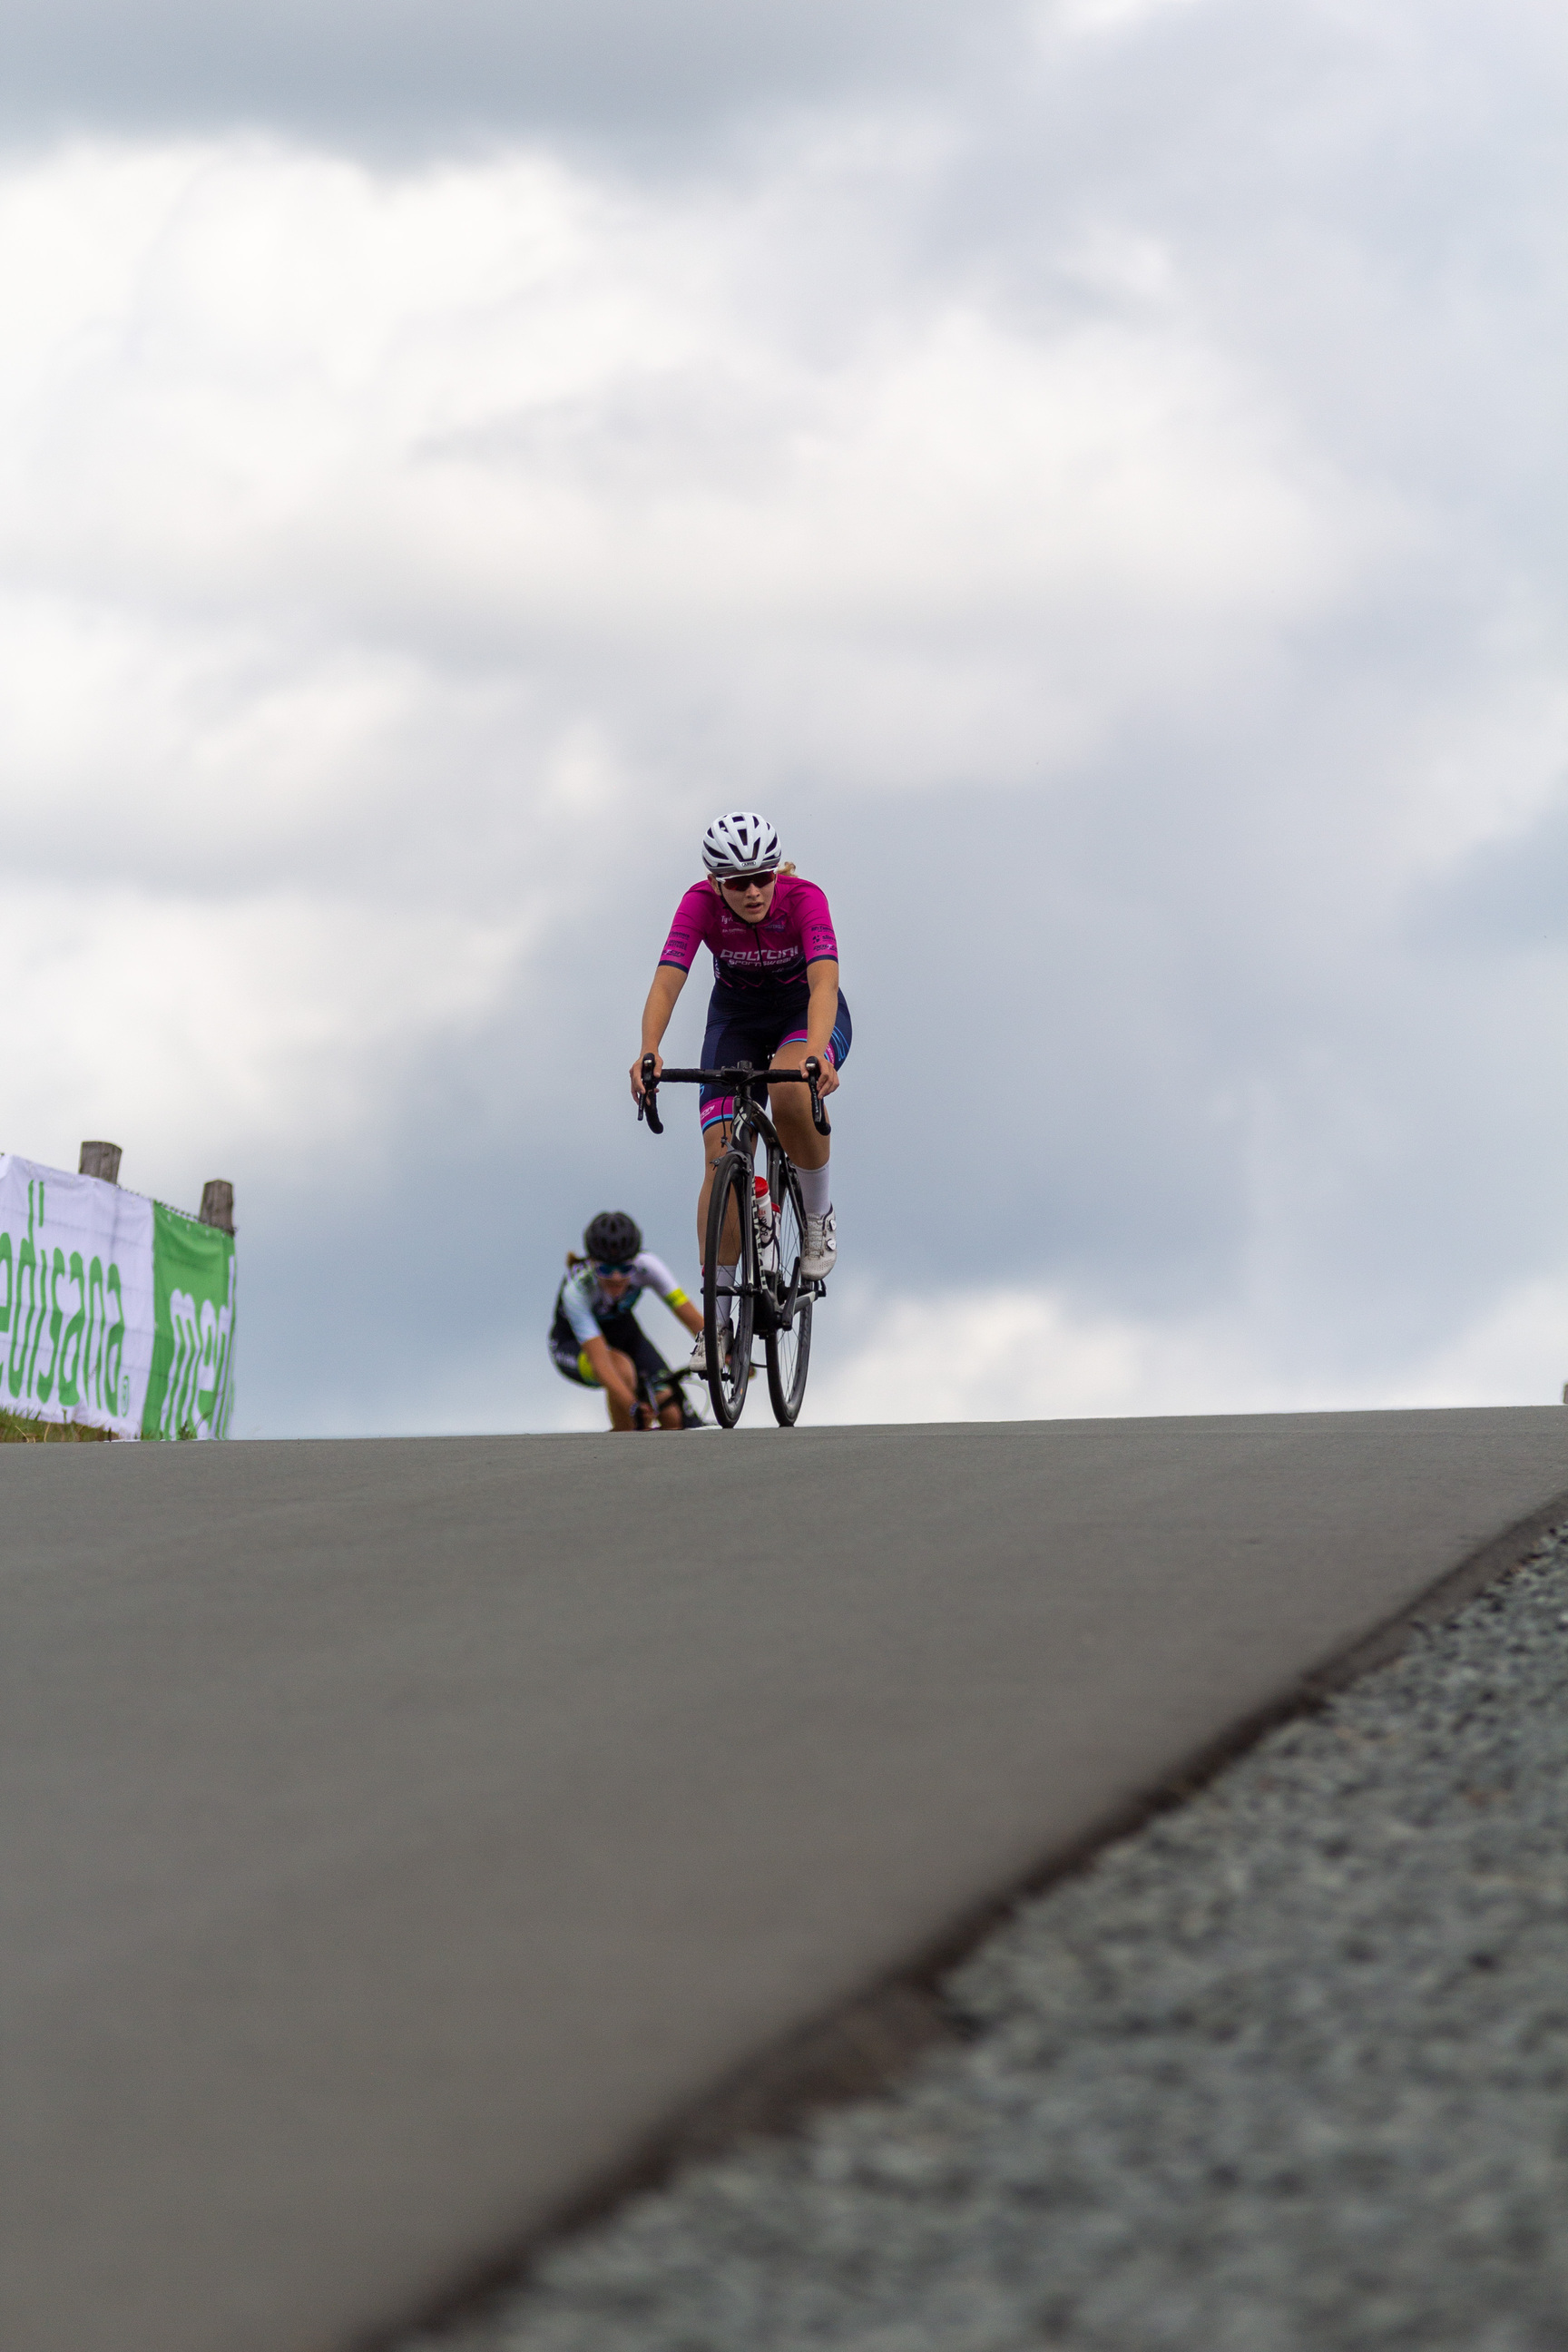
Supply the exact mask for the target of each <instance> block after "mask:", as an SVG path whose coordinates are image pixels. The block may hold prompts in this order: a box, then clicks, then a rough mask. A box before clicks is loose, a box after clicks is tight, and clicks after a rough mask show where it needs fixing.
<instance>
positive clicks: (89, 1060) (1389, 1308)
mask: <svg viewBox="0 0 1568 2352" xmlns="http://www.w3.org/2000/svg"><path fill="white" fill-rule="evenodd" d="M4 25H5V45H6V73H5V89H4V94H3V96H0V303H3V316H4V319H5V332H4V334H3V335H0V408H3V430H0V792H3V793H4V814H5V826H6V834H7V840H8V844H9V856H8V857H7V860H6V862H5V867H4V869H3V872H0V977H3V980H4V984H5V988H6V990H7V992H8V994H9V998H10V1001H11V1004H12V1019H11V1024H10V1034H11V1041H12V1046H11V1054H10V1057H9V1066H10V1071H11V1083H10V1086H9V1087H8V1089H7V1103H6V1114H5V1131H4V1134H3V1135H0V1145H3V1146H4V1147H5V1148H7V1149H10V1150H16V1151H19V1152H22V1153H24V1154H26V1155H27V1156H29V1157H32V1158H35V1159H37V1160H43V1161H46V1162H48V1163H50V1164H54V1165H68V1166H74V1165H75V1160H76V1148H77V1144H78V1142H79V1139H81V1138H82V1137H84V1136H89V1135H91V1136H109V1137H111V1138H113V1139H116V1140H118V1141H120V1142H121V1144H122V1145H123V1147H124V1150H125V1160H124V1167H123V1171H122V1173H123V1177H124V1181H126V1182H127V1183H128V1184H131V1185H133V1186H135V1187H136V1188H137V1189H138V1190H145V1191H149V1192H155V1193H157V1194H159V1195H160V1196H161V1197H163V1198H165V1199H170V1200H173V1201H174V1202H179V1203H183V1204H187V1205H194V1203H195V1201H196V1199H197V1198H198V1196H199V1193H200V1189H201V1184H202V1181H203V1180H204V1179H205V1177H207V1176H209V1175H216V1174H224V1175H227V1176H230V1177H231V1178H232V1179H233V1181H234V1182H235V1184H236V1188H237V1200H238V1215H239V1221H240V1225H241V1229H242V1244H241V1268H242V1301H243V1305H242V1326H241V1334H242V1335H241V1341H240V1355H239V1376H240V1401H239V1410H238V1413H237V1429H238V1430H239V1431H240V1432H241V1433H268V1434H270V1433H317V1432H336V1431H342V1432H361V1431H363V1432H372V1431H393V1430H445V1429H480V1428H541V1427H551V1426H567V1427H574V1426H583V1427H586V1426H592V1425H594V1424H595V1421H596V1420H597V1419H598V1417H599V1409H596V1408H595V1406H594V1405H593V1403H592V1402H591V1401H589V1400H586V1399H584V1398H582V1397H580V1396H579V1395H578V1394H577V1393H576V1392H574V1391H571V1390H569V1389H568V1388H567V1387H566V1385H565V1384H564V1383H563V1382H562V1381H559V1380H558V1379H557V1378H556V1376H555V1375H554V1374H553V1373H552V1371H551V1370H550V1368H549V1366H548V1364H547V1361H546V1360H545V1357H544V1353H543V1346H542V1335H543V1329H544V1327H545V1325H546V1323H547V1321H548V1318H549V1312H550V1306H551V1300H552V1294H553V1289H554V1285H555V1282H556V1280H557V1279H558V1276H559V1272H560V1267H561V1260H562V1256H563V1251H564V1250H565V1248H566V1247H567V1245H568V1244H570V1243H571V1242H572V1241H573V1240H574V1237H575V1235H576V1234H577V1233H578V1232H579V1231H580V1229H581V1226H582V1224H583V1223H584V1219H585V1217H586V1216H587V1215H588V1214H589V1213H592V1212H593V1211H594V1210H595V1209H597V1208H600V1207H603V1206H606V1205H610V1204H615V1205H624V1206H626V1207H629V1208H631V1209H633V1210H634V1211H635V1213H637V1215H638V1216H639V1217H640V1218H641V1219H642V1221H643V1223H644V1224H645V1226H646V1227H647V1232H648V1235H649V1238H650V1241H651V1242H652V1243H653V1244H654V1246H655V1247H657V1248H658V1249H660V1250H661V1252H663V1254H665V1255H668V1256H669V1257H670V1258H671V1259H672V1260H673V1261H674V1262H675V1263H676V1264H677V1265H679V1267H680V1268H681V1269H682V1270H683V1272H685V1273H686V1274H687V1276H688V1277H689V1279H691V1280H693V1281H694V1279H695V1250H694V1243H693V1238H692V1234H691V1223H690V1209H691V1200H692V1195H693V1192H694V1189H695V1181H696V1174H697V1170H698V1160H699V1154H698V1147H697V1143H696V1139H695V1120H694V1118H693V1116H692V1114H691V1112H690V1109H689V1107H688V1106H687V1105H685V1104H680V1105H679V1106H678V1107H674V1108H676V1115H675V1116H674V1117H673V1118H670V1120H669V1121H668V1129H667V1133H666V1135H665V1137H664V1139H662V1141H659V1142H656V1141H654V1140H653V1139H651V1138H650V1137H649V1136H648V1135H647V1132H646V1131H645V1130H643V1129H638V1128H637V1126H636V1124H635V1122H634V1121H633V1119H632V1117H631V1114H630V1110H629V1108H628V1106H627V1104H626V1099H625V1081H624V1076H623V1075H622V1074H623V1072H624V1069H625V1066H626V1062H627V1061H628V1059H629V1058H630V1055H631V1053H632V1051H633V1049H634V1048H635V1045H636V1042H637V1016H638V1013H639V1010H640V1005H641V1001H642V996H643V993H644V991H645V989H646V986H647V978H648V974H649V971H650V970H651V967H652V964H653V961H654V959H655V957H656V956H657V954H658V948H659V946H660V944H661V942H662V940H663V937H664V931H665V928H666V925H667V923H668V916H669V913H670V910H671V908H672V907H673V905H674V902H675V899H676V898H677V897H678V896H679V892H680V890H681V889H682V887H684V886H685V885H686V884H687V883H688V882H689V880H690V879H692V878H693V877H694V875H695V873H696V871H697V858H696V843H697V839H698V836H699V835H700V830H701V827H702V825H703V824H704V823H705V822H706V821H707V819H708V818H709V817H710V815H711V814H713V813H714V812H715V811H716V810H717V809H719V808H721V807H724V806H732V805H754V806H759V807H761V808H763V809H764V810H765V811H766V812H767V813H768V814H770V815H771V816H772V817H773V819H774V821H775V822H776V823H777V824H778V825H779V827H780V830H781V832H782V833H783V835H784V838H785V844H786V847H787V849H788V851H789V852H790V853H791V854H792V855H793V856H795V858H796V859H797V861H798V863H799V865H800V866H801V869H802V870H803V871H804V872H805V873H806V874H807V875H809V876H810V877H812V878H814V879H815V880H817V881H819V882H821V883H822V884H823V886H824V887H826V890H827V891H828V894H829V897H830V898H831V900H832V903H833V907H834V911H835V915H836V917H837V922H838V928H839V934H840V940H841V944H842V949H843V957H844V966H843V969H844V981H845V986H846V990H847V993H848V995H849V998H850V1002H851V1004H852V1006H853V1009H854V1013H855V1021H856V1045H855V1051H854V1055H853V1058H852V1060H851V1063H850V1066H849V1070H848V1073H847V1077H846V1082H845V1086H844V1088H843V1090H842V1092H841V1094H840V1095H839V1097H837V1105H836V1126H837V1150H836V1170H837V1174H836V1181H835V1189H836V1192H837V1201H838V1207H839V1212H840V1228H841V1259H840V1272H839V1274H838V1275H837V1276H836V1278H835V1282H834V1286H833V1294H832V1297H831V1299H830V1302H829V1304H828V1306H827V1307H826V1309H825V1310H823V1312H822V1314H821V1316H820V1317H819V1323H818V1340H817V1355H816V1364H815V1368H814V1374H813V1384H812V1389H811V1391H810V1394H809V1396H808V1402H807V1417H808V1418H812V1417H815V1418H816V1419H819V1420H821V1419H840V1420H841V1419H879V1418H890V1417H908V1418H921V1419H924V1418H941V1417H953V1416H966V1415H973V1414H981V1415H993V1414H1015V1413H1052V1414H1055V1413H1076V1412H1195V1411H1208V1410H1217V1409H1231V1408H1245V1407H1259V1408H1274V1407H1290V1408H1294V1407H1299V1406H1312V1405H1345V1404H1382V1403H1387V1404H1394V1403H1412V1402H1414V1403H1442V1402H1552V1401H1554V1400H1555V1399H1556V1398H1557V1396H1558V1395H1559V1393H1560V1392H1561V1389H1562V1385H1563V1381H1564V1379H1568V1225H1565V1217H1564V1206H1565V1200H1564V1194H1565V1183H1564V1177H1565V1171H1568V1112H1565V1108H1564V1089H1563V1046H1562V1036H1563V1012H1564V1007H1565V1003H1568V668H1565V664H1564V639H1565V620H1568V593H1565V592H1568V581H1565V573H1564V556H1563V547H1564V533H1563V525H1564V516H1563V486H1564V478H1565V473H1568V465H1565V460H1564V456H1563V446H1564V445H1563V415H1564V413H1565V412H1568V381H1565V377H1568V368H1565V360H1568V325H1565V323H1564V321H1565V319H1568V310H1565V308H1564V299H1563V298H1564V290H1565V289H1564V275H1565V270H1564V264H1565V260H1568V184H1565V183H1568V165H1565V163H1564V154H1565V150H1564V143H1563V139H1562V135H1561V125H1562V121H1563V107H1564V102H1565V100H1568V20H1565V19H1564V17H1563V14H1562V11H1561V8H1560V7H1557V6H1553V5H1545V0H1539V4H1538V0H1486V5H1482V0H1356V5H1353V6H1352V5H1350V0H1273V5H1268V6H1267V7H1265V6H1262V5H1258V0H1250V5H1244V0H1037V5H1014V4H1013V0H898V5H893V0H792V5H790V6H789V7H788V8H784V7H768V8H764V7H762V6H760V5H746V0H573V5H565V0H536V5H528V0H459V5H454V0H440V5H437V0H375V5H371V0H311V5H310V6H309V7H307V6H306V5H305V0H278V4H277V5H272V6H270V7H268V9H267V10H266V11H265V12H263V11H260V10H247V11H243V12H237V11H231V10H214V9H213V8H211V7H210V6H206V5H203V6H198V5H195V0H131V5H127V0H49V5H47V7H46V6H45V5H43V0H5V8H4ZM705 994H706V985H705V980H704V981H703V982H702V984H699V983H698V982H696V981H694V982H693V984H692V986H691V987H690V988H689V990H688V992H687V996H686V998H685V999H684V1000H683V1002H682V1004H681V1007H680V1010H679V1014H678V1017H677V1023H676V1027H675V1030H674V1032H673V1044H674V1047H675V1050H676V1051H677V1052H679V1053H681V1054H683V1055H685V1054H695V1051H696V1049H697V1046H698V1044H699V1041H700V1034H701V1022H700V1014H701V1003H702V1000H703V998H704V997H705ZM645 1320H646V1321H647V1324H648V1327H649V1328H650V1330H652V1331H653V1332H654V1334H655V1336H656V1337H663V1336H664V1334H665V1333H666V1332H668V1335H669V1337H670V1339H674V1337H675V1334H674V1328H673V1326H669V1325H668V1324H667V1323H666V1322H665V1320H664V1318H663V1311H662V1309H660V1308H658V1307H651V1308H649V1309H648V1310H647V1313H646V1315H645Z"/></svg>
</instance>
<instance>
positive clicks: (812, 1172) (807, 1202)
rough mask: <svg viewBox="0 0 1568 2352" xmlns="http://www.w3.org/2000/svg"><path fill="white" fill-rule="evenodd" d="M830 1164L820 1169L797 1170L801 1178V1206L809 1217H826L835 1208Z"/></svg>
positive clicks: (796, 1172)
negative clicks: (830, 1178)
mask: <svg viewBox="0 0 1568 2352" xmlns="http://www.w3.org/2000/svg"><path fill="white" fill-rule="evenodd" d="M829 1165H830V1162H829V1161H827V1160H824V1161H823V1163H822V1165H821V1167H820V1168H797V1169H796V1170H795V1174H796V1175H797V1176H798V1177H799V1178H800V1204H801V1207H802V1208H803V1209H804V1210H805V1213H806V1215H807V1216H808V1217H825V1216H826V1214H827V1212H828V1211H829V1209H831V1207H832V1206H833V1187H832V1185H831V1184H830V1183H829V1181H828V1175H827V1171H828V1168H829Z"/></svg>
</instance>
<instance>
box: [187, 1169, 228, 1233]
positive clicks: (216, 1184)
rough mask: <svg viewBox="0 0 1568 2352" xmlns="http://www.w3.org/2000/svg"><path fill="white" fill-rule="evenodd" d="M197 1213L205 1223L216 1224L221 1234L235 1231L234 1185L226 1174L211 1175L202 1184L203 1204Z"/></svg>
mask: <svg viewBox="0 0 1568 2352" xmlns="http://www.w3.org/2000/svg"><path fill="white" fill-rule="evenodd" d="M196 1215H197V1217H198V1218H199V1220H200V1222H201V1223H203V1224H204V1225H216V1227H217V1229H218V1231H219V1233H220V1234H232V1233H233V1231H234V1186H233V1185H232V1184H231V1183H230V1182H229V1181H228V1179H227V1177H226V1176H209V1177H208V1178H207V1181H206V1182H205V1184H204V1185H203V1186H202V1205H201V1207H200V1208H199V1209H198V1210H197V1212H196Z"/></svg>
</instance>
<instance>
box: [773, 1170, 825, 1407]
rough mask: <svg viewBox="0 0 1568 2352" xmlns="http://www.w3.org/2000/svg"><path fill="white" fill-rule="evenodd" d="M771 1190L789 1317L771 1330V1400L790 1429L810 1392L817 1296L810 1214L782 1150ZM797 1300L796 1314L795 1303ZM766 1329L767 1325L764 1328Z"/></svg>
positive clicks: (781, 1292) (784, 1309) (782, 1296)
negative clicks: (808, 1251)
mask: <svg viewBox="0 0 1568 2352" xmlns="http://www.w3.org/2000/svg"><path fill="white" fill-rule="evenodd" d="M768 1190H769V1192H771V1193H772V1194H773V1232H774V1234H776V1235H777V1237H778V1274H777V1283H778V1298H779V1307H780V1311H781V1314H784V1315H788V1316H789V1321H788V1324H787V1325H786V1324H784V1323H783V1322H782V1321H781V1322H778V1323H777V1326H776V1328H774V1329H773V1330H772V1331H770V1332H768V1336H767V1339H766V1342H765V1345H766V1349H767V1358H768V1397H769V1400H770V1402H772V1405H773V1419H774V1420H775V1421H776V1422H777V1423H778V1425H779V1427H780V1428H781V1429H788V1428H790V1427H791V1426H792V1425H793V1423H794V1421H795V1415H796V1413H797V1412H799V1411H800V1402H801V1399H802V1397H804V1396H805V1373H806V1367H807V1365H808V1364H809V1363H810V1361H811V1310H812V1307H813V1305H814V1304H815V1297H814V1294H813V1293H812V1292H810V1291H806V1292H805V1294H804V1295H802V1292H801V1288H800V1253H801V1249H802V1246H803V1244H804V1241H805V1210H804V1209H803V1207H802V1206H801V1198H800V1182H799V1180H798V1178H797V1177H796V1175H795V1170H794V1169H793V1167H792V1166H791V1165H790V1163H789V1161H788V1160H786V1159H785V1158H784V1154H783V1152H782V1151H774V1150H770V1151H769V1153H768ZM792 1294H793V1296H794V1299H795V1307H794V1312H793V1313H791V1312H790V1299H791V1296H792ZM763 1328H764V1329H765V1328H766V1326H765V1325H764V1327H763Z"/></svg>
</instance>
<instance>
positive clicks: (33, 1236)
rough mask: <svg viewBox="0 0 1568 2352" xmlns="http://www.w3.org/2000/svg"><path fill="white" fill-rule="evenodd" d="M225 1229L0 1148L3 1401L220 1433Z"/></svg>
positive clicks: (223, 1428)
mask: <svg viewBox="0 0 1568 2352" xmlns="http://www.w3.org/2000/svg"><path fill="white" fill-rule="evenodd" d="M235 1279H236V1276H235V1250H234V1236H233V1235H232V1234H221V1233H219V1232H217V1231H216V1228H215V1227H213V1226H211V1225H204V1224H202V1223H200V1222H199V1221H198V1220H197V1219H196V1218H195V1217H187V1216H185V1215H184V1214H182V1213H181V1212H180V1211H179V1210H178V1209H166V1208H165V1207H164V1206H163V1202H161V1201H148V1200H144V1199H143V1198H142V1195H141V1194H140V1193H139V1192H124V1191H122V1190H121V1187H120V1186H119V1185H118V1184H104V1183H100V1181H99V1180H98V1178H97V1177H95V1176H72V1175H68V1173H67V1172H66V1171H65V1170H64V1169H60V1168H40V1167H39V1166H38V1164H37V1161H36V1160H18V1159H17V1158H16V1156H15V1155H14V1154H11V1153H5V1152H0V1404H4V1405H5V1406H6V1407H7V1408H8V1409H9V1410H10V1411H11V1412H21V1413H34V1414H37V1415H38V1416H39V1418H41V1419H42V1420H45V1421H89V1422H93V1423H96V1424H97V1425H98V1426H99V1427H100V1428H102V1429H112V1430H114V1431H115V1432H116V1433H118V1434H119V1435H120V1436H121V1437H223V1436H225V1435H226V1433H227V1431H228V1425H229V1422H230V1419H231V1417H232V1415H233V1412H234V1318H235Z"/></svg>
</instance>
